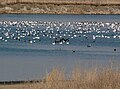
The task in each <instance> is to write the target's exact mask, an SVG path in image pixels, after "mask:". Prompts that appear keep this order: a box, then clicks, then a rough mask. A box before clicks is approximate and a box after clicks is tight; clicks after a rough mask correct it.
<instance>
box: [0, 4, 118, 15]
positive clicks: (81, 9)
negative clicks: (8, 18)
mask: <svg viewBox="0 0 120 89" xmlns="http://www.w3.org/2000/svg"><path fill="white" fill-rule="evenodd" d="M0 14H76V15H77V14H78V15H84V14H100V15H101V14H120V4H119V3H118V4H112V3H111V4H105V3H101V4H96V3H63V2H62V3H54V2H53V3H29V2H28V3H27V2H26V3H25V2H22V3H9V4H5V5H2V4H0Z"/></svg>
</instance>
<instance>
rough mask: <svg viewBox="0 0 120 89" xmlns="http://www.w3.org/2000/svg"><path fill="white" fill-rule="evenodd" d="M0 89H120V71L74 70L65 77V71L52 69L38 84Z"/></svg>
mask: <svg viewBox="0 0 120 89" xmlns="http://www.w3.org/2000/svg"><path fill="white" fill-rule="evenodd" d="M0 89H120V71H119V70H117V69H116V70H115V69H114V70H112V69H111V68H110V69H103V70H101V71H97V69H94V70H91V71H82V72H81V71H80V70H79V69H74V70H73V71H72V73H71V74H70V75H67V76H66V75H65V71H63V70H59V69H53V70H52V71H51V72H50V73H47V74H46V76H45V77H44V78H43V80H42V81H40V82H38V81H37V82H32V83H30V82H25V83H21V84H11V85H0Z"/></svg>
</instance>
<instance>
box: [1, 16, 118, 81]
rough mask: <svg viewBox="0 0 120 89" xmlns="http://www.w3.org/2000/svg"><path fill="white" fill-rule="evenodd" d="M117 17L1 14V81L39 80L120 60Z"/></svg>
mask: <svg viewBox="0 0 120 89" xmlns="http://www.w3.org/2000/svg"><path fill="white" fill-rule="evenodd" d="M119 21H120V15H27V14H25V15H14V14H11V15H7V14H2V15H0V81H10V80H31V79H41V78H42V77H43V76H44V75H45V73H46V71H48V72H49V71H50V70H51V69H52V68H53V67H56V66H57V67H62V68H64V69H65V70H66V71H67V72H68V73H69V72H70V71H71V70H72V69H73V67H74V66H76V64H78V65H79V66H81V67H82V69H91V68H93V67H95V66H96V65H97V66H101V65H102V66H105V65H106V64H109V61H110V60H113V61H115V62H116V63H118V64H119V62H120V60H119V58H120V22H119Z"/></svg>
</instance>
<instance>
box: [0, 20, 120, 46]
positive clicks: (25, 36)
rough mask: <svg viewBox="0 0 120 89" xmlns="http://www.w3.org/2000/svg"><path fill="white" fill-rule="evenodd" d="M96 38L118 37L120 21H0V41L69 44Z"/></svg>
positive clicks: (93, 40)
mask: <svg viewBox="0 0 120 89" xmlns="http://www.w3.org/2000/svg"><path fill="white" fill-rule="evenodd" d="M97 38H105V39H110V38H111V39H120V23H117V22H87V21H84V22H57V21H56V22H45V21H0V42H26V43H30V44H33V43H41V44H42V43H44V42H46V41H47V42H48V43H50V44H52V45H62V44H64V45H69V44H72V39H73V40H75V39H77V40H79V39H82V40H83V39H86V40H89V39H90V40H92V42H93V43H94V42H95V41H96V40H97ZM73 42H74V41H73ZM74 44H75V43H74ZM87 47H91V43H89V44H87Z"/></svg>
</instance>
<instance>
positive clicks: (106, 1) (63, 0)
mask: <svg viewBox="0 0 120 89" xmlns="http://www.w3.org/2000/svg"><path fill="white" fill-rule="evenodd" d="M0 2H5V3H16V2H20V3H22V2H30V3H95V4H96V3H97V4H98V3H99V4H118V3H119V4H120V0H0Z"/></svg>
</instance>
